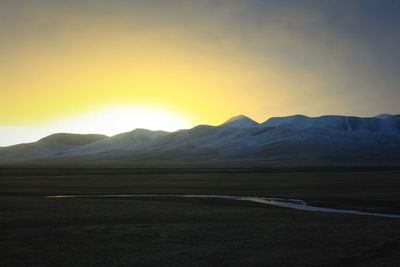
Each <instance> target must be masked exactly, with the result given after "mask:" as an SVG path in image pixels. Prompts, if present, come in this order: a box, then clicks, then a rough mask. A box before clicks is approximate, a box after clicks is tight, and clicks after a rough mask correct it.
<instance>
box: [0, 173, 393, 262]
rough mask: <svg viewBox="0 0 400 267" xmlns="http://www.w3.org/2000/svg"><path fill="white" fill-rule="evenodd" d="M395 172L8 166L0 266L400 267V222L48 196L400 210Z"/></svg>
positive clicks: (248, 207)
mask: <svg viewBox="0 0 400 267" xmlns="http://www.w3.org/2000/svg"><path fill="white" fill-rule="evenodd" d="M399 192H400V171H399V170H394V169H382V170H380V169H365V170H364V169H350V168H348V169H329V168H327V169H324V168H319V169H312V168H311V169H279V168H278V169H128V168H116V169H106V168H77V169H74V168H47V169H46V168H2V169H0V265H1V266H187V265H190V266H344V265H351V266H399V265H400V219H391V218H377V217H369V216H358V215H348V214H331V213H319V212H306V211H299V210H293V209H287V208H282V207H273V206H267V205H263V204H258V203H252V202H246V201H233V200H232V201H230V200H223V199H183V198H173V197H172V198H171V197H165V198H163V197H159V198H118V197H115V198H113V197H111V198H91V197H86V198H65V199H62V198H60V199H57V198H46V196H49V195H70V194H73V195H80V194H84V195H97V194H218V195H219V194H222V195H236V196H266V197H281V198H297V199H302V200H304V201H306V202H307V203H308V204H313V205H317V206H321V207H336V208H346V209H356V210H362V211H373V212H381V213H393V214H400V193H399Z"/></svg>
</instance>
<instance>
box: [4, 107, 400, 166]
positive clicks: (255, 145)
mask: <svg viewBox="0 0 400 267" xmlns="http://www.w3.org/2000/svg"><path fill="white" fill-rule="evenodd" d="M0 164H3V165H7V164H11V165H13V164H46V165H47V164H48V165H51V164H89V165H90V164H100V165H108V164H110V165H116V166H117V165H123V166H136V167H137V166H145V167H149V166H230V167H245V166H260V167H263V166H322V165H324V166H325V165H332V166H338V165H340V166H342V165H343V166H347V165H362V166H364V165H374V166H377V165H378V166H381V165H391V166H393V165H396V166H399V165H400V115H390V114H382V115H378V116H376V117H370V118H360V117H354V116H336V115H327V116H321V117H307V116H303V115H294V116H287V117H273V118H270V119H268V120H266V121H265V122H263V123H257V122H256V121H254V120H252V119H250V118H248V117H246V116H243V115H239V116H236V117H233V118H231V119H229V120H227V121H226V122H225V123H223V124H221V125H219V126H210V125H198V126H196V127H194V128H191V129H187V130H178V131H175V132H164V131H150V130H146V129H135V130H133V131H131V132H126V133H121V134H118V135H115V136H111V137H108V136H104V135H99V134H87V135H83V134H69V133H57V134H53V135H50V136H47V137H45V138H43V139H40V140H39V141H37V142H34V143H27V144H19V145H14V146H9V147H2V148H0Z"/></svg>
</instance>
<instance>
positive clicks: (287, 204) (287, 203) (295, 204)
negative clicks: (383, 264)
mask: <svg viewBox="0 0 400 267" xmlns="http://www.w3.org/2000/svg"><path fill="white" fill-rule="evenodd" d="M160 197H162V198H165V197H171V198H206V199H226V200H235V201H251V202H256V203H261V204H265V205H270V206H278V207H283V208H289V209H295V210H302V211H308V212H325V213H341V214H353V215H362V216H374V217H385V218H396V219H400V215H399V214H388V213H376V212H367V211H358V210H348V209H336V208H324V207H317V206H310V205H307V203H306V202H304V201H303V200H301V199H284V198H268V197H260V196H249V197H245V196H230V195H174V194H172V195H170V194H128V195H112V194H110V195H55V196H46V198H160Z"/></svg>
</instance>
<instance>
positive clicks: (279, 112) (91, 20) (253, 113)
mask: <svg viewBox="0 0 400 267" xmlns="http://www.w3.org/2000/svg"><path fill="white" fill-rule="evenodd" d="M264 5H265V6H264ZM316 6H318V5H316ZM327 10H330V9H327ZM324 12H325V11H324V7H323V6H322V5H321V7H319V8H316V7H313V6H308V8H305V7H304V5H296V4H290V5H289V4H281V3H279V1H278V2H276V3H275V2H273V1H272V2H270V3H269V4H263V3H261V2H260V1H189V0H187V1H140V0H138V1H119V0H116V1H102V0H99V1H91V0H88V1H71V2H68V3H67V2H65V1H46V0H38V1H35V2H32V1H5V2H2V3H0V59H1V60H0V104H1V113H0V128H1V127H3V128H4V127H37V126H38V125H54V124H55V123H56V124H57V123H58V124H60V123H63V122H64V121H67V120H68V121H71V120H73V119H74V118H79V117H80V116H83V115H85V114H89V113H93V112H97V111H99V110H107V109H115V108H118V107H127V106H128V107H131V108H134V107H149V108H150V109H147V110H151V108H155V109H158V110H160V109H162V110H165V111H166V113H168V112H169V113H171V114H176V115H177V116H181V117H185V118H186V119H185V121H186V122H187V124H188V125H191V126H192V125H196V124H200V123H203V124H212V125H216V124H220V123H222V122H223V121H225V120H227V119H228V118H230V117H232V116H234V115H238V114H245V115H248V116H250V117H252V118H253V119H255V120H257V121H259V122H261V121H264V120H265V119H267V118H268V117H271V116H284V115H292V114H299V113H301V114H305V115H311V116H315V115H322V114H351V115H367V116H368V115H375V114H376V113H381V112H396V103H395V99H396V94H397V92H398V90H394V89H393V88H394V87H393V86H394V85H396V83H395V82H393V79H389V78H387V77H386V76H385V75H389V74H390V73H391V72H389V71H385V72H382V73H383V74H382V73H379V71H377V67H376V66H377V64H376V62H374V60H375V59H376V58H378V56H372V55H373V53H371V49H372V48H373V46H372V45H364V43H363V40H362V38H352V36H356V34H357V33H352V34H347V32H345V30H347V28H346V27H344V28H343V29H340V31H339V30H338V29H336V28H332V25H335V24H332V23H330V24H329V23H327V22H326V21H325V17H324ZM346 14H352V13H351V12H350V13H349V12H347V13H346ZM351 19H353V20H351V21H354V18H352V17H351ZM374 58H375V59H374ZM382 60H383V57H382ZM385 62H387V61H385ZM383 83H385V84H383ZM392 87H393V88H392ZM377 88H379V90H378V89H377ZM382 95H384V96H385V97H384V98H382V97H381V96H382ZM382 107H385V108H387V110H382ZM46 127H47V126H46ZM57 129H58V128H57ZM93 129H96V128H95V127H94V128H93ZM53 130H54V129H50V128H48V129H47V132H52V131H53ZM26 134H29V133H26ZM12 135H13V134H12V131H11V132H10V136H12Z"/></svg>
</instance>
